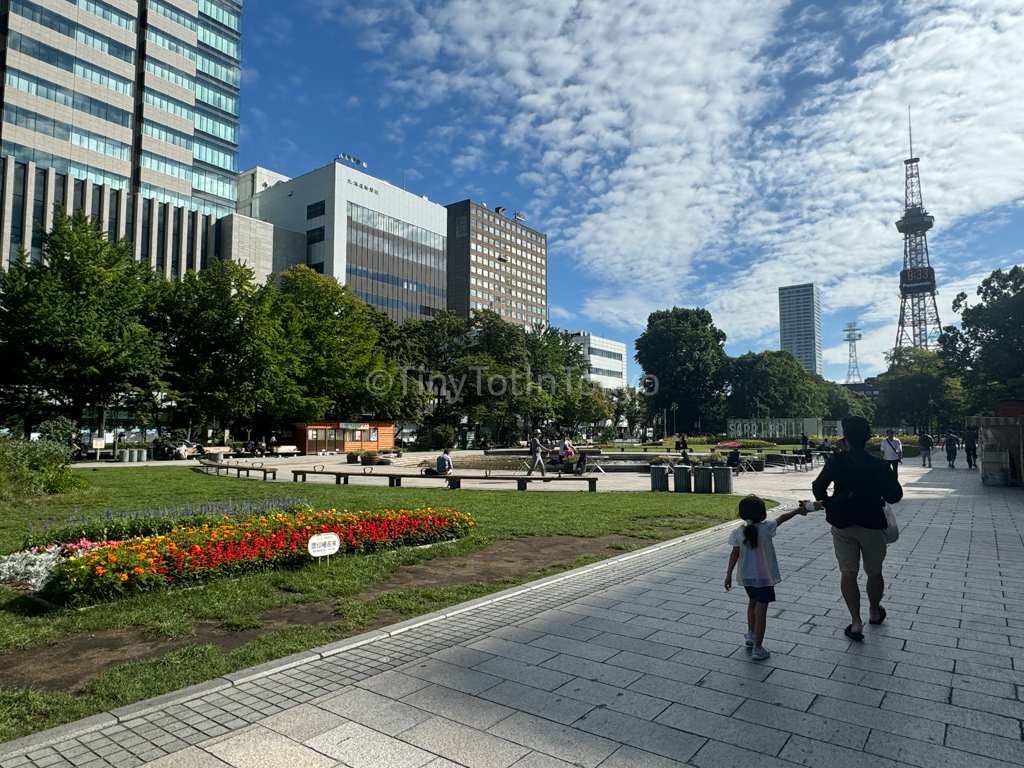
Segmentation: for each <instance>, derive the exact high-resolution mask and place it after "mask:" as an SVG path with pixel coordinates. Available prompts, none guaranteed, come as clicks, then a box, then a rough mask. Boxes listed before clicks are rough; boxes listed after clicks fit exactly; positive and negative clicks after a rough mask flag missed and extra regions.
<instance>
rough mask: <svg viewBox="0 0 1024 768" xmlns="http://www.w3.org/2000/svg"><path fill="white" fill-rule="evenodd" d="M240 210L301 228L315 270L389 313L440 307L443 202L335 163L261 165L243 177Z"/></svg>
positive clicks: (426, 314) (410, 314) (417, 314)
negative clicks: (292, 168)
mask: <svg viewBox="0 0 1024 768" xmlns="http://www.w3.org/2000/svg"><path fill="white" fill-rule="evenodd" d="M240 179H241V184H242V190H243V202H242V205H243V209H244V210H246V211H251V213H252V215H253V216H254V217H258V218H259V219H261V220H262V221H265V222H268V223H270V224H273V225H274V226H275V227H278V228H282V229H287V230H291V231H293V232H299V233H302V235H303V236H304V237H305V244H306V245H305V249H306V251H305V259H304V260H303V262H302V263H305V264H307V265H308V266H309V267H310V268H312V269H315V270H316V271H318V272H320V273H322V274H324V275H328V276H330V277H333V278H335V279H336V280H338V282H340V283H345V284H347V285H350V286H351V287H352V289H353V291H355V293H356V295H357V296H359V298H360V299H362V300H363V301H365V302H366V303H367V304H370V305H372V306H374V307H376V308H377V309H379V310H381V311H383V312H386V313H387V314H388V315H389V316H390V317H391V318H392V319H394V320H396V321H402V320H406V319H409V318H415V319H428V318H431V317H434V315H436V314H437V312H438V311H439V310H442V309H444V308H445V306H446V300H447V254H446V239H447V227H448V219H447V212H446V211H445V209H444V207H443V206H441V205H438V204H437V203H432V202H430V201H429V200H427V199H426V198H425V197H420V196H418V195H414V194H412V193H410V192H406V191H405V190H401V189H398V188H397V187H394V186H392V185H391V184H389V183H388V182H386V181H383V180H381V179H377V178H374V177H373V176H370V175H368V174H366V173H363V172H362V171H358V170H356V169H354V168H350V167H348V166H346V165H343V164H341V163H339V162H334V163H331V164H330V165H327V166H324V167H323V168H318V169H316V170H315V171H311V172H309V173H307V174H304V175H302V176H299V177H297V178H294V179H289V178H287V177H284V176H281V175H280V174H274V173H273V172H268V171H266V170H265V169H262V168H253V169H250V170H248V171H244V172H243V173H242V174H241V176H240Z"/></svg>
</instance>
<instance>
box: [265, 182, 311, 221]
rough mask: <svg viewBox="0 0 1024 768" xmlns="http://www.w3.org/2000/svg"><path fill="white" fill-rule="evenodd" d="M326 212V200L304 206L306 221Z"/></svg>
mask: <svg viewBox="0 0 1024 768" xmlns="http://www.w3.org/2000/svg"><path fill="white" fill-rule="evenodd" d="M254 182H255V180H254ZM326 212H327V201H326V200H321V201H320V202H319V203H310V204H309V205H307V206H306V221H309V220H310V219H315V218H316V217H317V216H323V215H324V214H325V213H326Z"/></svg>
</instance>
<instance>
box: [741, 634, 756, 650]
mask: <svg viewBox="0 0 1024 768" xmlns="http://www.w3.org/2000/svg"><path fill="white" fill-rule="evenodd" d="M743 642H744V643H745V644H746V646H747V648H753V647H754V633H753V632H747V633H745V634H744V635H743Z"/></svg>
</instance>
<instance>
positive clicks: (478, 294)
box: [469, 289, 540, 312]
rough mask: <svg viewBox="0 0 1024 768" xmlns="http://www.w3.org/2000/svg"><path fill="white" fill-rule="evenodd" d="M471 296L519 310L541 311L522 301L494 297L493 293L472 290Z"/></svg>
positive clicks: (533, 305)
mask: <svg viewBox="0 0 1024 768" xmlns="http://www.w3.org/2000/svg"><path fill="white" fill-rule="evenodd" d="M469 295H470V296H475V297H477V298H478V299H486V300H487V301H490V302H495V301H496V302H498V303H499V304H507V305H508V306H510V307H516V308H517V309H526V310H529V311H531V312H539V311H540V307H538V306H536V305H535V304H530V303H529V302H527V303H525V304H524V303H523V302H521V301H513V300H512V299H506V298H503V297H501V296H496V295H494V294H492V293H487V292H486V291H477V290H475V289H471V290H470V292H469ZM520 298H523V297H520ZM481 306H486V305H483V304H481Z"/></svg>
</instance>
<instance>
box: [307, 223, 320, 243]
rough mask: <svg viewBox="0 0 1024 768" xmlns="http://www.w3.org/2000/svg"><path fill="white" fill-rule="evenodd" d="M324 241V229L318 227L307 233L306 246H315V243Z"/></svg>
mask: <svg viewBox="0 0 1024 768" xmlns="http://www.w3.org/2000/svg"><path fill="white" fill-rule="evenodd" d="M323 241H324V228H323V227H317V228H316V229H311V230H309V231H308V232H306V245H313V243H322V242H323Z"/></svg>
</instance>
